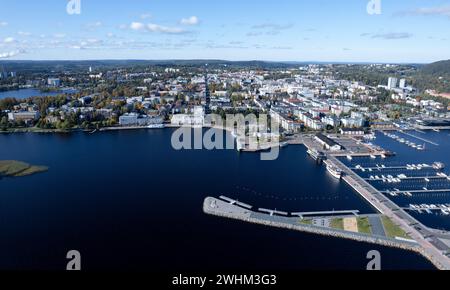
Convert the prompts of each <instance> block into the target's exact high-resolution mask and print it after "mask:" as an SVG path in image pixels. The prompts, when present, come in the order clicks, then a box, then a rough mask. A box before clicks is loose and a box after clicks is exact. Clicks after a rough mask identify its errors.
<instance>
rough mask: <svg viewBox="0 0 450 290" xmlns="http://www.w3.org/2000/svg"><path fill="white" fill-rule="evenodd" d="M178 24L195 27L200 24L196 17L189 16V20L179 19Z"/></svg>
mask: <svg viewBox="0 0 450 290" xmlns="http://www.w3.org/2000/svg"><path fill="white" fill-rule="evenodd" d="M180 23H181V24H183V25H197V24H199V23H200V20H199V19H198V17H197V16H191V17H189V18H183V19H181V21H180Z"/></svg>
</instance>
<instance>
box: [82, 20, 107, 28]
mask: <svg viewBox="0 0 450 290" xmlns="http://www.w3.org/2000/svg"><path fill="white" fill-rule="evenodd" d="M102 26H103V23H102V22H101V21H97V22H92V23H88V24H86V25H85V28H86V29H88V30H95V29H97V28H100V27H102Z"/></svg>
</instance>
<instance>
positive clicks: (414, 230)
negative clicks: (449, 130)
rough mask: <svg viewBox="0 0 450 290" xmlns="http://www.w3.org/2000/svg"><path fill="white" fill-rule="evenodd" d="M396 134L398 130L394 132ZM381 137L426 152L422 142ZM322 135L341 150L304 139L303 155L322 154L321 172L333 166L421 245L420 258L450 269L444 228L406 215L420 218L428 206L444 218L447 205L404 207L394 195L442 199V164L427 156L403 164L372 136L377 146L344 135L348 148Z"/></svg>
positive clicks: (449, 235)
mask: <svg viewBox="0 0 450 290" xmlns="http://www.w3.org/2000/svg"><path fill="white" fill-rule="evenodd" d="M398 133H402V132H401V131H398ZM379 135H380V133H378V134H377V136H379ZM381 135H383V136H384V137H387V139H390V140H393V141H396V142H397V143H398V144H399V145H401V144H406V145H408V147H410V148H411V149H415V151H420V152H423V153H428V150H425V148H426V145H423V146H421V145H417V144H416V143H414V142H411V141H408V140H407V139H406V138H405V139H403V138H401V137H399V136H398V135H396V134H394V133H386V132H384V133H382V134H381ZM328 138H332V139H333V141H330V144H331V143H337V144H340V145H341V150H324V151H323V152H322V151H320V150H321V147H320V144H317V143H315V142H305V146H306V147H307V148H308V153H309V155H310V156H311V157H312V158H313V159H316V156H317V154H316V152H322V154H321V159H322V160H323V163H325V165H326V166H327V170H328V168H338V169H339V170H340V172H341V175H340V176H341V178H342V180H343V181H344V182H345V183H347V184H348V185H349V186H350V187H351V188H353V189H354V190H355V191H356V192H357V193H358V194H359V195H360V196H361V197H363V198H364V199H365V200H366V201H367V202H369V203H370V204H371V205H372V206H373V207H374V208H375V209H376V210H377V211H378V212H379V213H380V214H381V215H386V216H387V217H389V218H390V219H391V220H392V221H393V222H394V223H395V224H396V225H398V226H400V227H401V228H402V229H403V230H404V231H405V232H407V233H408V235H409V236H410V237H412V239H413V240H414V241H416V242H417V244H419V245H421V248H422V251H423V252H422V254H423V255H424V256H425V257H427V258H428V259H429V260H430V261H432V262H433V263H435V264H436V263H439V264H440V265H441V266H443V265H446V266H444V268H447V267H450V259H448V253H450V232H448V231H446V230H442V231H440V232H439V234H436V230H435V229H433V225H432V224H428V225H425V224H424V223H422V222H421V221H419V220H418V219H416V218H415V217H413V216H412V215H410V214H408V212H410V213H411V214H413V213H418V214H419V217H420V216H421V215H420V213H421V212H427V213H428V212H432V211H433V210H434V211H435V212H438V213H440V214H441V216H442V217H448V216H450V215H449V214H447V213H450V212H449V211H448V209H447V208H445V207H442V206H440V207H439V208H438V206H436V209H433V210H431V208H432V206H430V207H428V208H427V207H412V206H407V207H405V206H403V204H402V203H401V202H400V203H399V201H398V200H397V199H398V198H402V199H413V198H415V197H416V196H418V195H420V198H421V199H425V198H427V196H428V195H429V197H435V196H436V195H439V197H440V198H441V197H443V196H442V195H445V196H446V197H445V196H444V198H446V200H447V201H448V195H447V194H449V193H450V178H448V174H447V173H445V172H444V171H445V168H446V166H445V163H444V162H441V161H436V160H435V161H432V162H430V160H429V159H428V160H426V161H425V160H424V161H425V162H414V161H413V162H411V160H421V159H420V158H417V159H416V158H413V159H411V160H409V162H405V161H403V160H402V157H398V154H393V153H392V151H391V148H389V147H388V148H389V150H387V149H383V148H386V147H385V146H383V145H384V144H379V143H378V140H377V139H378V138H376V140H377V141H374V140H372V141H373V142H377V145H375V144H373V143H367V144H363V143H361V142H360V141H358V140H356V139H355V140H354V143H353V144H352V143H351V142H350V140H349V139H346V142H347V143H346V144H350V146H351V148H352V150H349V149H348V148H349V147H346V146H344V145H342V143H340V139H339V137H333V136H331V135H330V136H328ZM322 139H323V137H322ZM421 139H423V140H422V141H424V140H425V139H424V138H421ZM427 141H428V143H431V142H432V143H434V146H436V147H437V148H439V147H438V145H437V144H438V143H437V142H433V141H430V140H427ZM347 146H348V145H347ZM358 146H359V148H358ZM393 148H394V147H393ZM395 148H396V147H395ZM395 150H397V149H395ZM353 152H358V153H356V154H355V153H353ZM374 152H377V153H380V152H381V154H375V153H374ZM416 154H417V153H416ZM428 154H429V153H428ZM319 164H320V163H319ZM328 172H330V170H328ZM424 195H427V196H424ZM442 204H444V203H442ZM414 209H415V210H414ZM321 223H322V224H323V223H324V222H321ZM438 261H439V262H438Z"/></svg>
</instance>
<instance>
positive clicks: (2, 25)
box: [0, 21, 8, 27]
mask: <svg viewBox="0 0 450 290" xmlns="http://www.w3.org/2000/svg"><path fill="white" fill-rule="evenodd" d="M5 26H8V22H6V21H0V27H5Z"/></svg>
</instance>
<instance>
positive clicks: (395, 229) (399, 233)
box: [381, 216, 410, 239]
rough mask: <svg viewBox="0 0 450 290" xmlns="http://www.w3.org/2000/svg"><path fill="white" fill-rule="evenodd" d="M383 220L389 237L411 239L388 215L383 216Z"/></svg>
mask: <svg viewBox="0 0 450 290" xmlns="http://www.w3.org/2000/svg"><path fill="white" fill-rule="evenodd" d="M381 220H382V222H383V226H384V230H385V231H386V235H387V236H388V237H389V238H404V239H410V237H409V236H408V235H407V234H406V233H405V231H403V230H402V229H401V228H400V227H399V226H397V225H396V224H394V222H393V221H391V220H390V219H389V218H388V217H387V216H383V217H381Z"/></svg>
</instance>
